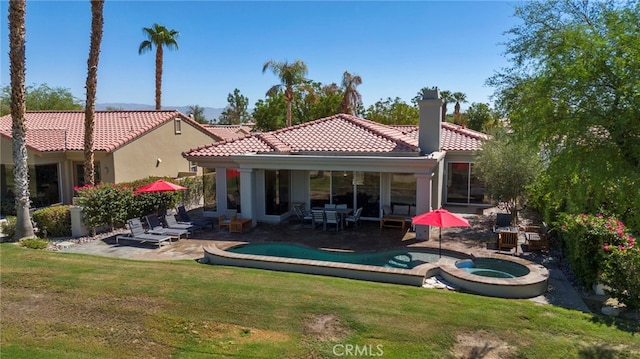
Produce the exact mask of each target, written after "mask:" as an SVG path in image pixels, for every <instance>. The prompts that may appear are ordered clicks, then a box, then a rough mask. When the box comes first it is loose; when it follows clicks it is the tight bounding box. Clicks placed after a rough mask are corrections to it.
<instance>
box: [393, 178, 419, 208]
mask: <svg viewBox="0 0 640 359" xmlns="http://www.w3.org/2000/svg"><path fill="white" fill-rule="evenodd" d="M395 204H400V205H412V206H415V205H416V177H415V176H414V175H413V173H394V174H392V175H391V206H393V205H395Z"/></svg>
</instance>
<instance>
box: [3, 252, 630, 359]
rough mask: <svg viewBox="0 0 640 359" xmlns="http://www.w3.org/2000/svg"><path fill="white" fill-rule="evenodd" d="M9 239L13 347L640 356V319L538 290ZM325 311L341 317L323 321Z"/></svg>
mask: <svg viewBox="0 0 640 359" xmlns="http://www.w3.org/2000/svg"><path fill="white" fill-rule="evenodd" d="M0 251H1V252H0V255H1V262H0V279H1V294H2V297H1V301H0V305H1V309H2V312H1V316H0V325H1V332H0V336H1V337H0V350H1V352H0V356H1V357H3V358H4V357H7V358H95V357H99V358H122V357H135V358H151V357H155V358H166V357H175V358H217V357H238V358H322V357H335V355H334V348H335V346H336V345H339V347H338V349H341V348H344V345H348V344H350V345H358V346H360V348H362V347H363V346H367V345H371V347H373V348H374V353H375V348H377V346H380V348H381V349H382V350H383V352H384V356H383V357H385V358H447V357H454V353H459V352H458V351H456V350H457V349H456V342H457V338H458V337H460V336H462V337H468V338H479V339H485V340H486V339H487V338H491V339H492V340H494V342H491V341H490V342H486V343H484V344H486V345H488V347H484V344H483V342H482V340H480V341H479V342H478V347H477V348H476V352H481V351H482V350H483V348H484V349H485V350H490V349H491V345H493V344H495V343H496V342H498V343H503V344H504V345H506V346H508V348H509V349H508V351H507V353H508V356H509V357H514V358H555V357H558V358H560V357H562V358H603V357H604V358H606V357H611V358H613V357H615V358H620V357H621V358H625V357H626V358H634V357H640V339H639V338H638V333H639V332H638V326H637V324H636V325H635V326H634V325H633V324H631V323H630V322H625V321H621V320H613V319H605V318H602V317H599V316H592V315H588V314H584V313H581V312H577V311H571V310H566V309H562V308H558V307H553V306H548V305H547V306H542V305H538V304H535V303H533V302H531V301H527V300H506V299H499V298H488V297H482V296H475V295H469V294H463V293H455V292H446V291H440V290H427V289H422V288H415V287H410V286H401V285H392V284H382V283H370V282H364V281H356V280H348V279H341V278H330V277H322V276H310V275H303V274H295V273H282V272H269V271H262V270H253V269H245V268H231V267H219V266H211V265H202V264H198V263H196V262H195V261H178V262H142V261H131V260H123V259H114V258H103V257H93V256H87V255H76V254H65V253H55V252H46V251H36V250H30V249H25V248H20V247H17V246H16V245H14V244H8V243H7V244H2V245H0ZM324 316H328V317H330V318H334V319H335V320H334V321H332V322H331V323H332V325H330V326H329V329H328V330H326V331H314V330H313V329H314V327H312V326H311V325H310V323H314V322H315V319H316V318H323V317H324ZM340 346H341V347H340ZM338 353H340V351H338ZM478 357H480V356H478Z"/></svg>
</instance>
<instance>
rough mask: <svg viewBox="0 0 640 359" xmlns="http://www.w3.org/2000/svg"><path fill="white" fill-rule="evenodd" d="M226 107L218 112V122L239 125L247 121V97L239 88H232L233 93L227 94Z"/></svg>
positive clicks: (249, 117)
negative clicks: (220, 112)
mask: <svg viewBox="0 0 640 359" xmlns="http://www.w3.org/2000/svg"><path fill="white" fill-rule="evenodd" d="M227 103H228V105H227V107H226V108H225V109H224V111H222V114H220V118H219V119H218V122H219V123H221V124H227V125H239V124H241V123H246V122H249V121H250V119H251V116H249V112H248V111H247V109H248V107H249V99H248V98H247V97H246V96H243V95H242V94H241V93H240V90H239V89H234V90H233V93H229V95H227Z"/></svg>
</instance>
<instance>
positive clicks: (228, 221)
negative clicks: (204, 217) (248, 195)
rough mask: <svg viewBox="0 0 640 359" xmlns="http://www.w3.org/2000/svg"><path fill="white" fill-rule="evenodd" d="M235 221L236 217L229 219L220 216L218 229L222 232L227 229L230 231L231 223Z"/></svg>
mask: <svg viewBox="0 0 640 359" xmlns="http://www.w3.org/2000/svg"><path fill="white" fill-rule="evenodd" d="M234 219H236V216H233V217H227V216H226V215H224V214H222V215H220V217H218V228H220V230H223V229H224V228H225V227H226V228H227V229H228V228H229V226H230V225H231V221H233V220H234Z"/></svg>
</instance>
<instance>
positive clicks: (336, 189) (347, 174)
mask: <svg viewBox="0 0 640 359" xmlns="http://www.w3.org/2000/svg"><path fill="white" fill-rule="evenodd" d="M331 197H332V201H331V203H333V204H346V205H347V207H349V208H352V207H353V172H352V171H334V172H331Z"/></svg>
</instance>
